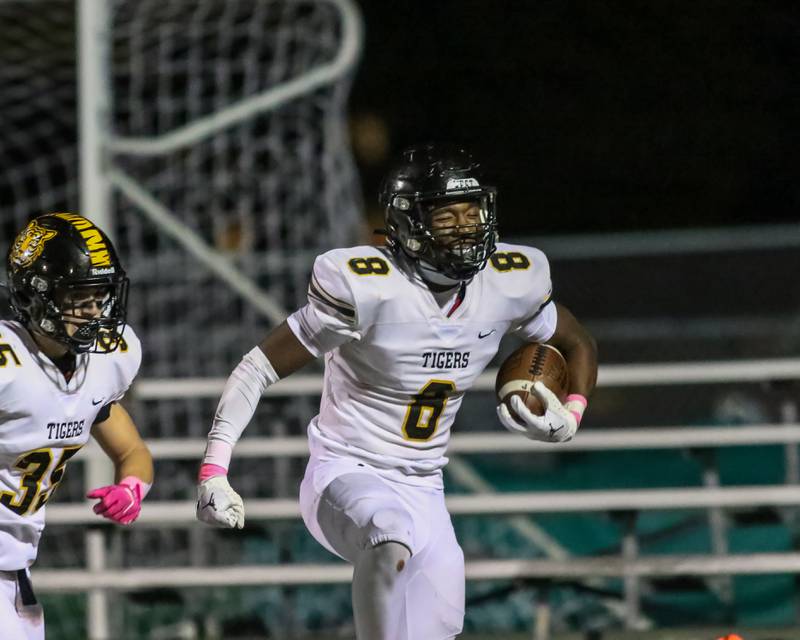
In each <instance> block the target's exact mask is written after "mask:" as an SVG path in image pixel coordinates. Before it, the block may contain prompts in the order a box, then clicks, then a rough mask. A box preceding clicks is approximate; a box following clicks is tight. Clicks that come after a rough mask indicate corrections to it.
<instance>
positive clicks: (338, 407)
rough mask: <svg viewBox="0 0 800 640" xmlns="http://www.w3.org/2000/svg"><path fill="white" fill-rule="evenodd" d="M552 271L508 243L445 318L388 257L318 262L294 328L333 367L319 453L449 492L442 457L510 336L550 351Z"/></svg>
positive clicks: (368, 254)
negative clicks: (544, 344)
mask: <svg viewBox="0 0 800 640" xmlns="http://www.w3.org/2000/svg"><path fill="white" fill-rule="evenodd" d="M550 296H551V283H550V268H549V265H548V262H547V258H546V257H545V255H544V254H543V253H542V252H541V251H539V250H538V249H534V248H531V247H525V246H517V245H510V244H505V243H499V244H498V245H497V252H496V253H495V254H494V255H493V256H492V257H491V259H490V261H489V263H488V264H487V265H486V268H484V269H483V270H482V271H480V272H479V273H478V274H477V275H476V276H475V277H474V278H473V279H472V281H471V282H470V283H469V284H468V285H467V286H466V288H465V291H464V296H463V300H462V301H461V303H460V304H459V305H458V307H457V308H456V309H455V310H454V311H453V312H452V314H451V315H450V316H449V317H448V311H449V310H450V308H451V306H452V304H448V305H446V306H445V307H444V308H443V307H441V306H440V304H439V303H438V302H437V300H436V299H435V297H434V295H433V294H432V293H431V290H430V289H429V288H428V286H427V285H426V284H425V282H424V281H423V280H422V279H421V278H420V277H419V276H418V275H417V274H416V271H415V270H414V268H413V266H412V265H411V264H410V263H409V262H408V261H406V260H405V259H403V258H398V257H396V256H395V255H394V254H393V253H392V252H391V251H389V250H388V249H385V248H384V249H380V248H376V247H370V246H361V247H352V248H347V249H335V250H333V251H329V252H328V253H325V254H323V255H321V256H319V257H318V258H317V260H316V262H315V263H314V271H313V273H312V276H311V282H310V284H309V289H308V304H307V305H306V306H304V307H303V308H301V309H299V310H298V311H296V312H295V313H294V314H292V315H291V316H290V317H289V318H288V323H289V327H290V328H291V329H292V331H293V332H294V333H295V334H296V335H297V337H298V339H299V340H300V341H301V342H302V343H303V344H304V345H305V346H306V348H307V349H308V350H309V351H310V352H311V353H312V354H314V355H316V356H320V355H322V354H323V353H324V354H326V355H325V380H324V389H323V394H322V401H321V404H320V412H319V415H318V416H316V417H315V418H314V419H313V420H312V422H311V424H310V425H309V439H310V445H311V450H312V452H315V451H316V452H317V453H323V454H324V452H325V451H330V452H332V453H334V454H336V455H346V456H354V457H356V458H361V459H363V460H364V461H365V462H368V463H369V464H370V465H373V466H376V467H378V468H385V469H397V470H400V471H402V472H403V473H404V474H405V475H406V476H408V478H409V482H412V483H420V484H437V485H440V484H441V468H442V467H443V466H444V465H445V464H446V463H447V458H446V457H445V450H446V448H447V443H448V440H449V439H450V427H451V425H452V424H453V420H454V418H455V415H456V412H457V411H458V408H459V406H460V405H461V401H462V399H463V397H464V393H465V392H466V391H467V389H469V388H470V386H472V384H473V382H474V381H475V379H476V378H477V377H478V375H479V374H480V373H481V372H482V371H483V370H484V368H485V367H486V366H487V365H488V364H489V362H490V361H491V359H492V358H493V357H494V356H495V354H496V353H497V349H498V346H499V343H500V339H501V338H502V337H503V335H504V334H506V333H509V332H512V333H516V334H517V335H519V336H520V337H521V338H523V339H525V340H527V341H546V340H548V339H549V338H550V337H551V336H552V335H553V332H554V331H555V324H556V310H555V304H554V303H552V302H550Z"/></svg>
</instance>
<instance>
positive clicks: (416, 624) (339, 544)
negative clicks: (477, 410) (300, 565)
mask: <svg viewBox="0 0 800 640" xmlns="http://www.w3.org/2000/svg"><path fill="white" fill-rule="evenodd" d="M390 475H391V474H387V473H384V472H381V473H379V472H378V471H376V470H375V469H374V468H372V467H369V466H367V465H365V464H363V463H360V462H358V461H356V460H353V459H349V458H334V459H326V460H324V461H320V460H319V459H316V458H314V457H313V456H312V458H311V459H310V460H309V462H308V466H307V467H306V473H305V477H304V478H303V482H302V484H301V485H300V510H301V512H302V515H303V521H304V522H305V524H306V527H307V528H308V530H309V531H310V532H311V535H313V536H314V538H315V539H316V540H317V541H318V542H319V543H320V544H321V545H322V546H324V547H325V548H326V549H328V550H329V551H331V552H332V553H335V554H336V555H338V556H340V557H341V558H344V559H345V560H347V561H348V562H350V563H351V564H352V563H353V562H354V559H355V557H356V555H357V554H358V553H359V552H361V551H363V550H364V549H366V548H368V547H370V546H373V547H374V546H375V545H377V544H380V543H382V542H388V541H392V542H398V543H400V544H403V545H405V546H406V547H408V549H409V550H410V551H411V558H410V559H409V560H408V563H407V566H406V568H405V569H404V571H403V573H404V574H405V575H404V580H405V581H406V585H405V591H404V593H405V595H404V598H403V599H402V600H400V601H399V602H398V603H397V606H398V607H400V609H401V611H400V616H399V617H400V624H399V626H398V629H397V633H396V635H394V636H393V637H392V638H388V639H386V640H421V639H422V638H424V639H425V640H449V639H450V638H454V637H455V636H456V635H457V634H459V633H461V629H462V626H463V623H464V554H463V552H462V551H461V547H460V546H459V544H458V541H457V540H456V536H455V532H454V531H453V525H452V522H451V521H450V514H449V513H448V512H447V508H446V507H445V502H444V491H442V490H440V489H434V488H429V487H419V486H413V485H409V484H403V483H401V482H395V481H393V480H392V479H391V477H390Z"/></svg>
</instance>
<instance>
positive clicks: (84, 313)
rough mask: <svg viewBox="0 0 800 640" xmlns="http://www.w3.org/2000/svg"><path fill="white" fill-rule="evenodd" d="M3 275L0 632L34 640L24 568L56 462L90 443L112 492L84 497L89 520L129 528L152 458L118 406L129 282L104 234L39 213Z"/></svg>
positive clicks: (37, 613)
mask: <svg viewBox="0 0 800 640" xmlns="http://www.w3.org/2000/svg"><path fill="white" fill-rule="evenodd" d="M6 266H7V269H8V289H9V296H10V304H11V308H12V310H13V312H14V315H15V317H16V321H2V322H0V621H2V633H1V634H0V635H2V637H4V638H14V639H15V640H17V639H20V640H34V639H36V640H42V639H43V638H44V637H45V636H44V616H43V613H42V609H41V606H40V605H39V604H38V603H37V600H36V596H35V595H34V592H33V589H32V587H31V581H30V573H29V567H30V566H31V565H32V564H33V562H34V560H35V559H36V553H37V548H38V545H39V539H40V537H41V534H42V530H43V529H44V523H45V504H46V503H47V502H48V501H49V500H50V499H51V498H52V496H53V492H54V491H55V490H56V488H57V487H58V484H59V483H60V482H61V481H62V480H63V478H64V470H65V467H66V465H67V462H68V461H69V460H70V459H71V458H72V457H73V456H74V455H75V454H76V453H77V452H78V451H79V450H80V449H81V447H83V445H85V444H86V442H87V441H88V440H89V436H90V435H91V436H93V437H94V438H95V440H97V442H98V443H99V444H100V446H101V447H102V448H103V450H104V451H105V453H106V454H107V455H108V457H109V458H110V459H111V461H112V462H113V463H114V467H115V470H116V484H113V485H110V486H106V487H99V488H96V489H94V490H93V491H90V492H89V494H88V495H87V497H89V498H93V499H97V500H98V502H97V503H96V504H95V505H94V511H95V513H97V514H99V515H101V516H103V517H105V518H108V519H110V520H113V521H114V522H118V523H120V524H129V523H131V522H133V520H135V519H136V517H137V516H138V515H139V511H140V508H141V506H140V505H141V502H142V499H143V498H144V497H145V495H146V494H147V491H148V489H149V487H150V483H151V482H152V481H153V461H152V458H151V456H150V452H149V451H148V450H147V447H146V446H145V444H144V442H142V440H141V438H140V437H139V433H138V431H137V429H136V427H135V426H134V424H133V422H132V420H131V417H130V416H129V415H128V413H127V411H125V409H123V408H122V406H121V405H120V404H118V401H119V399H120V398H122V396H123V395H124V394H125V392H126V391H127V389H128V387H129V386H130V384H131V382H132V381H133V379H134V377H135V376H136V372H137V371H138V369H139V363H140V362H141V350H140V345H139V340H138V339H137V337H136V335H135V334H134V333H133V331H132V330H131V328H130V327H127V326H126V324H125V310H126V302H127V292H128V278H127V277H126V275H125V271H124V270H123V269H122V266H121V265H120V262H119V260H118V258H117V254H116V251H115V250H114V247H113V246H112V244H111V242H110V241H109V239H108V237H107V236H106V235H105V233H103V231H101V230H100V229H98V228H97V227H96V226H95V225H94V224H93V223H92V222H90V221H89V220H87V219H86V218H84V217H82V216H79V215H76V214H72V213H53V214H47V215H43V216H39V217H38V218H35V219H33V220H32V221H31V222H30V223H29V224H28V225H27V226H26V227H25V228H24V229H23V230H22V231H21V232H20V233H19V235H18V236H17V237H16V239H15V240H14V243H13V244H12V246H11V248H10V250H9V252H8V259H7V264H6Z"/></svg>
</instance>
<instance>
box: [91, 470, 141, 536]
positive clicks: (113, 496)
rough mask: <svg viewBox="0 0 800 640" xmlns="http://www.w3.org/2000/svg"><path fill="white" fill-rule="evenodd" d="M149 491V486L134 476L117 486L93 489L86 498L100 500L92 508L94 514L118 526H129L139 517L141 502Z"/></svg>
mask: <svg viewBox="0 0 800 640" xmlns="http://www.w3.org/2000/svg"><path fill="white" fill-rule="evenodd" d="M149 490H150V485H149V484H147V483H146V482H143V481H142V480H140V479H139V478H137V477H135V476H128V477H126V478H123V479H122V480H120V481H119V484H112V485H109V486H107V487H100V488H98V489H93V490H92V491H90V492H89V493H87V494H86V497H87V498H97V499H99V500H100V502H98V503H97V504H96V505H94V507H93V509H94V512H95V513H96V514H98V515H101V516H103V517H104V518H108V519H109V520H113V521H114V522H118V523H119V524H130V523H131V522H133V521H134V520H136V518H138V517H139V512H140V511H141V510H142V500H144V497H145V496H146V495H147V492H148V491H149Z"/></svg>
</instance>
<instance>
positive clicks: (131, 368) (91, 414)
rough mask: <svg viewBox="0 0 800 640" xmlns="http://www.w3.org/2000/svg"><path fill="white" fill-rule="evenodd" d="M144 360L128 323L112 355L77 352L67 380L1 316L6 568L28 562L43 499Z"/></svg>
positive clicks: (0, 560) (1, 497)
mask: <svg viewBox="0 0 800 640" xmlns="http://www.w3.org/2000/svg"><path fill="white" fill-rule="evenodd" d="M141 359H142V354H141V346H140V344H139V339H138V338H137V337H136V334H135V333H134V332H133V330H132V329H131V328H130V327H127V328H126V329H125V332H124V333H123V342H122V343H121V344H120V346H119V347H118V348H117V350H116V351H113V352H111V353H89V354H82V355H79V356H78V357H77V362H76V369H75V372H74V373H73V375H72V378H71V379H70V381H69V382H66V381H65V379H64V376H63V374H62V373H61V372H60V371H59V370H58V368H57V367H56V366H55V365H54V364H53V363H52V362H51V361H50V360H49V359H48V358H47V357H46V356H45V355H44V354H42V353H41V352H40V351H39V349H38V348H37V346H36V343H35V342H34V341H33V339H32V338H31V336H30V334H29V333H28V331H27V330H26V329H25V328H24V327H23V326H22V325H20V324H19V323H17V322H8V321H3V322H0V570H3V571H14V570H17V569H23V568H26V567H28V566H30V565H31V564H32V563H33V561H34V560H35V559H36V550H37V546H38V544H39V538H40V537H41V533H42V529H44V520H45V508H44V505H45V503H46V502H47V501H48V499H49V498H50V496H51V495H52V493H53V491H55V489H56V487H57V486H58V483H59V482H60V481H61V479H62V477H63V475H64V468H65V466H66V464H67V462H68V461H69V459H70V458H71V457H72V456H74V455H75V454H76V453H77V452H78V450H80V448H81V447H82V446H83V445H85V444H86V442H87V441H88V440H89V436H90V431H91V428H92V424H93V423H94V421H95V418H96V417H97V415H98V412H100V411H101V410H102V409H103V407H105V406H106V405H108V404H109V403H111V402H114V401H116V400H119V399H120V398H121V397H122V396H123V395H124V394H125V392H126V391H127V389H128V387H129V386H130V384H131V382H132V381H133V379H134V377H135V376H136V373H137V371H138V370H139V364H140V362H141Z"/></svg>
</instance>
